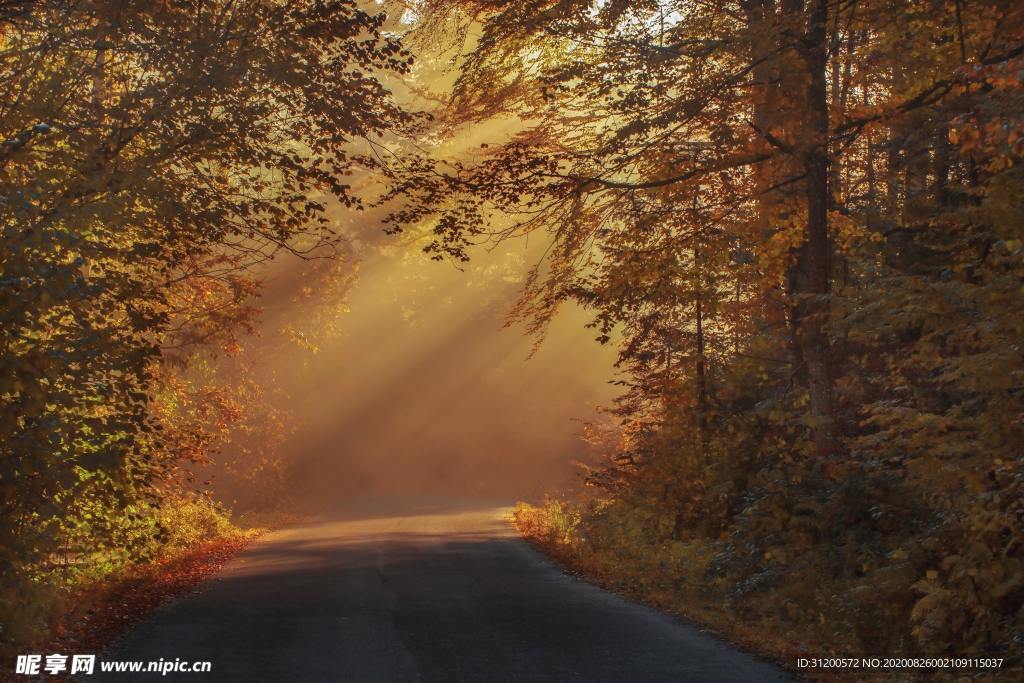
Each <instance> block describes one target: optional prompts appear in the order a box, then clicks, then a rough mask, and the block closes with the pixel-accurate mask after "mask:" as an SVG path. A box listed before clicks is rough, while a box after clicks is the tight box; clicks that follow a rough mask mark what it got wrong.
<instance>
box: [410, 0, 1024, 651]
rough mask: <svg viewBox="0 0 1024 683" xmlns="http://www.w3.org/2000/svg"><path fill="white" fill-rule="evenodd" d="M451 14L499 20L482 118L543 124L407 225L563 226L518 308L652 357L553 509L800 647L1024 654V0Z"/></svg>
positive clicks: (613, 549)
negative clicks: (566, 318) (589, 320)
mask: <svg viewBox="0 0 1024 683" xmlns="http://www.w3.org/2000/svg"><path fill="white" fill-rule="evenodd" d="M425 4H426V5H428V6H429V7H431V8H432V9H433V12H434V13H433V14H431V15H430V16H432V17H433V18H434V22H435V24H439V25H446V26H451V25H458V24H459V23H460V22H462V24H463V25H467V26H472V27H473V30H472V31H470V32H469V34H473V35H478V36H479V37H478V38H476V39H471V38H467V40H469V41H470V42H469V47H470V48H471V49H467V56H466V58H465V60H464V62H463V63H462V70H461V73H460V80H459V81H458V84H457V87H456V92H455V95H454V97H453V101H452V103H451V106H450V113H449V119H448V120H449V122H450V125H451V126H452V129H453V130H456V131H457V130H459V129H460V127H462V126H470V125H473V124H474V123H476V122H480V121H484V120H488V119H490V118H492V117H519V119H520V120H521V121H522V122H523V127H522V130H521V131H519V132H518V133H516V134H514V135H513V136H511V137H510V138H508V139H506V140H496V141H495V144H493V145H489V146H487V147H485V148H483V149H481V150H480V155H479V156H480V158H479V160H478V161H476V162H473V163H468V162H440V163H431V162H430V161H429V160H426V159H419V160H417V161H416V162H415V163H410V164H409V165H408V166H407V167H406V168H405V171H406V173H410V172H411V173H414V174H415V173H417V172H418V173H419V177H416V178H410V177H409V176H406V177H405V180H404V185H402V188H401V192H402V193H404V194H405V195H413V196H415V197H416V199H417V201H415V202H414V203H413V205H412V206H411V207H409V206H405V207H402V208H399V209H396V210H395V212H394V214H393V216H392V220H393V224H394V226H395V227H396V229H402V226H403V225H406V224H416V223H421V224H426V225H428V226H431V228H432V230H433V232H434V235H435V239H434V242H433V244H432V245H431V247H430V248H429V249H430V250H431V253H433V254H435V255H437V256H438V257H439V258H445V257H454V258H456V259H462V258H466V257H469V256H470V255H471V250H472V245H473V244H474V243H476V242H479V241H484V240H487V239H490V238H493V237H495V236H497V237H498V238H507V237H513V236H517V235H524V234H531V235H533V236H534V237H533V239H536V235H538V234H540V235H544V236H546V238H547V239H549V240H550V245H551V247H550V250H549V252H548V258H547V259H546V260H545V261H544V262H543V263H541V264H539V265H538V267H537V269H536V270H535V272H534V275H533V277H532V279H531V280H530V282H529V286H528V289H527V291H526V293H525V295H524V298H523V301H522V303H521V304H520V307H519V309H518V311H517V313H518V314H519V315H520V317H521V318H523V319H525V320H527V321H529V322H530V323H531V324H532V326H533V329H534V331H536V332H538V333H541V334H542V333H543V329H544V327H545V325H546V323H547V321H548V320H549V319H550V318H551V316H553V315H554V314H555V312H556V311H557V309H558V308H559V306H561V305H562V304H564V303H566V302H576V303H578V304H581V305H583V306H584V307H586V308H587V309H589V310H590V311H592V312H593V325H592V326H593V329H594V331H595V333H596V334H597V336H598V340H599V341H600V342H602V343H612V344H616V345H617V347H618V349H619V350H620V355H619V365H620V368H621V370H622V375H621V383H622V386H623V394H622V397H621V399H620V400H619V402H618V404H617V406H615V408H614V410H613V411H612V413H613V416H615V417H617V418H618V419H619V421H620V429H619V431H618V432H617V433H613V434H611V435H610V436H608V437H607V438H606V439H605V443H606V450H607V455H608V462H607V465H606V466H605V467H602V468H598V469H597V470H595V471H593V472H591V473H590V475H589V477H588V482H589V483H590V484H591V488H590V489H589V493H588V494H587V495H586V496H585V497H584V498H583V499H582V500H578V501H562V502H558V501H555V502H552V503H550V504H548V505H546V506H544V507H542V508H539V509H537V510H534V511H533V512H530V511H528V510H525V509H524V510H523V511H521V512H520V515H519V520H520V523H521V525H522V526H523V528H524V530H526V532H527V533H528V534H531V535H534V536H536V537H538V538H540V539H542V540H544V541H545V543H546V544H548V546H549V547H553V548H559V549H560V550H559V553H561V554H563V555H565V556H567V557H570V558H573V561H572V563H573V564H574V565H575V566H576V567H577V568H581V569H583V570H584V571H585V572H589V573H590V574H591V575H593V576H596V577H598V578H600V579H601V580H603V581H605V582H606V583H608V584H610V585H613V586H615V587H618V588H621V589H625V590H629V591H630V592H633V593H634V594H639V595H644V596H647V597H650V598H652V599H655V600H656V601H657V602H659V603H660V604H667V605H670V606H672V607H673V608H675V609H679V610H681V611H683V612H686V613H689V614H694V615H705V616H706V615H708V614H712V615H714V614H718V615H719V617H720V619H721V620H722V621H721V623H719V624H718V625H719V626H722V625H723V624H724V623H725V622H726V621H728V622H729V623H731V624H732V626H728V625H726V626H725V630H726V631H729V630H730V629H732V630H735V628H736V624H737V623H745V624H748V625H749V624H763V625H764V626H763V628H762V631H763V632H764V633H767V632H768V631H771V632H773V633H776V634H777V633H780V632H781V633H785V634H791V636H790V635H787V638H785V639H780V638H768V637H765V638H763V639H762V641H763V642H762V646H763V647H767V648H768V649H772V648H773V647H774V648H775V650H776V652H781V651H786V652H787V654H788V653H791V652H792V650H793V649H794V647H795V648H801V647H802V648H804V651H805V652H815V653H823V652H826V651H827V652H832V653H835V654H837V655H843V656H855V655H872V653H879V652H884V653H889V654H896V653H903V654H920V655H924V654H935V653H947V654H954V653H955V654H982V653H985V654H993V655H996V656H1007V657H1010V660H1009V664H1012V665H1014V666H1019V665H1020V662H1019V660H1018V659H1014V657H1017V656H1019V653H1018V652H1017V650H1019V642H1020V639H1021V638H1022V637H1024V532H1022V528H1024V527H1022V521H1024V517H1022V515H1024V501H1022V498H1021V493H1022V489H1021V486H1022V482H1024V479H1022V476H1024V475H1022V474H1021V471H1020V466H1021V444H1024V421H1022V415H1024V383H1022V380H1024V356H1022V355H1021V343H1022V340H1024V296H1022V294H1024V289H1022V284H1024V242H1022V238H1024V223H1022V222H1021V212H1020V208H1021V204H1020V197H1021V194H1022V192H1024V175H1022V168H1024V165H1022V162H1024V157H1022V156H1021V155H1022V151H1024V137H1022V136H1024V118H1022V116H1021V112H1022V111H1024V109H1022V105H1024V8H1022V6H1021V5H1020V3H1017V2H1009V1H1000V0H992V1H986V0H983V1H981V2H973V1H961V0H957V1H955V2H953V1H948V2H947V1H943V0H924V1H920V2H919V1H914V2H911V1H907V2H902V1H900V2H874V1H873V0H855V1H853V2H834V1H832V0H811V1H808V2H789V1H785V0H782V1H778V2H776V1H775V0H737V1H735V2H673V1H670V0H663V1H659V0H650V1H646V2H625V1H619V0H609V1H608V2H600V3H593V2H588V1H579V2H573V1H571V0H568V1H560V2H553V1H549V0H535V1H531V2H516V3H509V4H508V5H503V6H501V7H498V6H495V5H494V4H492V3H474V2H461V3H459V2H444V1H443V0H438V1H437V2H432V3H425ZM425 12H426V13H427V14H430V12H429V11H425ZM467 35H468V34H467ZM474 40H475V42H474ZM424 169H429V170H427V171H424ZM396 177H397V176H396ZM399 179H400V178H399ZM452 197H454V198H456V199H455V200H453V199H452ZM497 216H504V217H506V218H505V219H504V222H503V223H500V224H495V223H494V222H493V221H494V219H495V218H496V217H497ZM509 216H511V217H514V221H512V222H511V223H510V222H509V221H508V219H507V217H509ZM492 225H499V227H496V228H492V227H490V226H492ZM712 621H714V619H712ZM748 631H749V629H748ZM747 635H749V633H748V634H747ZM780 640H788V644H784V650H782V649H779V648H778V647H775V645H772V644H771V643H776V644H777V643H778V642H779V641H780Z"/></svg>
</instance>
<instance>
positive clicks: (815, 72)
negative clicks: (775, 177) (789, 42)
mask: <svg viewBox="0 0 1024 683" xmlns="http://www.w3.org/2000/svg"><path fill="white" fill-rule="evenodd" d="M827 21H828V0H815V2H814V4H813V6H812V7H811V16H810V25H809V28H808V31H807V35H806V42H805V43H804V45H803V48H802V53H803V59H804V63H805V64H806V68H807V92H806V107H807V109H806V113H807V124H806V127H807V130H806V136H805V139H806V141H807V142H806V144H805V145H804V147H803V149H802V151H801V157H802V158H801V161H802V162H803V166H804V171H805V173H806V180H805V183H804V185H805V193H806V202H807V223H806V228H805V235H804V243H803V245H802V246H801V248H800V250H799V252H798V255H797V262H796V265H795V269H796V273H795V277H794V278H793V283H794V284H795V286H796V291H795V292H794V295H795V309H796V310H795V315H796V322H797V325H796V335H797V339H796V341H797V345H798V346H799V348H800V355H801V357H802V360H803V362H804V364H805V366H806V372H807V387H808V391H809V393H810V404H811V405H810V408H811V418H812V420H813V428H812V433H813V439H814V446H815V450H816V452H817V454H818V455H819V456H827V455H830V454H831V453H832V452H833V451H834V449H835V411H834V406H833V395H832V367H831V355H832V354H831V344H830V342H829V337H828V332H827V329H826V325H827V323H828V317H829V310H830V305H829V295H830V292H831V273H830V271H831V266H830V256H831V251H832V241H831V238H830V235H829V216H828V213H829V204H830V196H829V192H830V189H829V140H828V134H829V120H828V92H827V85H826V76H825V74H826V69H827V68H828V54H827V45H826V30H827Z"/></svg>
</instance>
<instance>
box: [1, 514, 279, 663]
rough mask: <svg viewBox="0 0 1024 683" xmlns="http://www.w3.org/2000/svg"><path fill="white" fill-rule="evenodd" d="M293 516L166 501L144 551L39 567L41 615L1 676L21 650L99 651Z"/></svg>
mask: <svg viewBox="0 0 1024 683" xmlns="http://www.w3.org/2000/svg"><path fill="white" fill-rule="evenodd" d="M298 519H299V517H298V516H297V515H295V514H292V513H289V512H287V511H271V512H262V513H259V514H255V513H250V514H247V515H243V516H241V517H240V518H239V519H237V520H235V521H233V520H232V519H231V518H230V517H229V515H228V514H227V512H226V511H225V510H223V509H222V508H220V507H218V506H217V505H215V504H213V503H211V502H210V501H209V500H207V499H205V498H201V497H188V498H179V499H175V500H170V501H167V502H166V503H165V504H164V506H163V507H162V508H161V509H160V510H159V511H158V512H157V518H156V519H155V520H154V521H155V523H158V524H159V527H160V528H161V529H162V533H161V534H160V537H159V538H160V540H159V542H155V543H154V545H153V546H152V547H151V548H150V552H149V553H148V555H147V559H145V560H142V561H136V562H129V561H120V560H119V559H118V558H117V557H116V556H115V555H113V554H109V553H93V554H92V555H88V556H80V557H78V558H76V560H75V561H74V562H72V563H65V565H64V566H62V567H60V568H59V569H54V570H52V571H50V572H49V573H48V574H43V573H41V574H40V577H39V582H38V591H39V594H40V600H41V601H45V602H41V606H40V611H41V612H42V618H40V619H38V620H37V624H36V625H35V627H34V628H33V629H32V630H31V631H28V633H29V635H28V637H24V638H21V639H19V640H17V641H15V642H13V643H10V644H8V645H7V646H5V647H4V648H3V650H4V652H3V653H2V654H3V657H2V661H3V668H2V669H0V681H4V680H11V679H12V677H13V671H14V659H15V657H16V656H17V655H18V654H27V653H35V654H51V653H61V654H95V653H98V652H100V651H102V650H103V649H104V648H106V647H107V646H108V645H110V643H111V642H112V641H114V640H116V639H117V638H118V637H119V636H120V635H121V634H123V633H124V632H125V631H126V630H127V629H128V628H129V627H130V626H131V625H132V624H134V623H135V622H137V621H138V620H140V619H142V618H144V617H145V616H146V615H147V614H149V613H150V612H152V611H153V610H154V609H156V608H157V607H159V606H160V605H161V604H163V603H164V602H166V601H168V600H170V599H172V598H174V597H176V596H179V595H182V594H183V593H186V592H188V591H189V590H191V589H192V588H193V587H195V586H196V585H197V584H199V583H200V582H201V581H203V580H204V579H206V578H207V577H209V576H211V575H212V574H215V573H216V572H217V571H218V570H220V568H221V567H223V566H224V565H225V564H226V563H227V562H228V561H229V560H230V559H231V558H232V557H233V556H234V555H235V554H237V553H238V552H239V551H240V550H242V549H243V548H245V547H246V546H247V545H249V544H250V543H251V542H252V541H254V540H255V539H256V538H258V537H259V536H260V535H262V534H263V533H264V532H266V531H267V530H269V529H272V528H278V527H281V526H286V525H288V524H291V523H294V522H296V521H298Z"/></svg>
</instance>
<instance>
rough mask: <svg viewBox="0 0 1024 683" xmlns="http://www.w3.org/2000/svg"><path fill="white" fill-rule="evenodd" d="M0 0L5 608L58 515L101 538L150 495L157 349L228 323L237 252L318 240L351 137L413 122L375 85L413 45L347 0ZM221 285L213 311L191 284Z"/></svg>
mask: <svg viewBox="0 0 1024 683" xmlns="http://www.w3.org/2000/svg"><path fill="white" fill-rule="evenodd" d="M0 9H2V12H3V14H2V15H0V80H2V82H3V84H4V88H3V95H2V96H0V121H2V123H0V138H2V139H3V140H4V141H5V142H4V143H3V146H2V148H0V187H2V191H0V199H2V204H0V223H2V226H3V228H2V229H3V235H2V239H0V273H2V276H0V277H2V278H3V288H2V290H0V323H2V324H0V329H2V332H0V453H2V460H0V463H2V464H0V468H2V469H0V487H2V489H3V495H2V504H0V516H2V519H3V523H2V525H0V545H2V547H3V549H4V550H3V557H2V560H3V563H4V567H5V569H4V573H5V582H4V594H3V597H2V600H0V603H2V604H3V605H4V610H3V611H4V613H5V614H14V613H15V612H16V611H17V610H16V609H15V608H14V607H12V605H13V604H18V603H19V600H21V598H19V597H18V595H17V594H18V591H19V590H20V588H19V587H20V586H22V585H23V584H21V583H19V582H17V581H13V579H12V581H10V582H9V581H7V579H6V577H8V576H10V577H15V578H16V577H19V576H20V577H22V578H24V577H25V576H27V575H28V574H30V573H31V572H33V571H37V570H39V569H41V568H44V567H45V562H46V560H47V558H48V556H49V553H50V552H52V550H53V549H54V548H55V547H56V546H57V544H58V543H60V542H61V541H62V540H67V539H69V538H73V537H74V532H75V529H76V528H77V529H84V528H88V529H90V530H92V531H91V532H90V533H91V534H92V537H91V538H89V541H90V542H92V543H96V544H100V545H102V544H104V543H109V542H112V541H113V542H117V539H116V538H114V535H113V532H112V531H111V529H113V528H114V527H115V526H116V525H117V524H116V523H115V522H117V521H118V520H121V519H123V516H124V514H125V511H126V510H129V511H130V510H132V509H137V505H138V504H140V503H142V502H144V501H151V500H153V499H154V496H155V495H156V494H157V491H156V489H155V488H154V487H155V485H156V484H157V483H158V482H159V481H160V478H161V476H162V474H161V473H162V472H165V471H166V470H167V468H169V467H171V466H172V463H169V462H167V461H166V459H165V457H164V456H163V455H162V454H164V453H166V451H162V450H161V447H160V442H161V439H162V436H161V433H160V425H159V424H158V423H156V421H155V419H154V415H153V414H152V412H151V411H150V410H149V403H150V400H151V398H152V396H153V392H154V391H155V389H156V384H155V382H156V378H157V375H158V373H159V366H160V363H161V357H162V355H163V352H164V349H165V348H167V347H177V346H180V345H181V344H182V343H186V344H194V343H196V342H202V341H211V340H217V339H220V340H224V339H226V335H228V334H229V333H230V330H231V328H232V327H234V326H235V325H237V324H238V323H239V322H244V319H245V317H246V315H247V306H248V301H249V298H250V295H251V286H250V284H248V283H247V282H246V279H245V276H244V269H245V268H246V267H248V266H250V265H252V264H254V263H258V262H259V261H261V260H264V259H266V258H269V257H271V256H273V255H274V254H275V253H276V252H278V251H281V250H293V251H294V250H296V249H297V248H298V247H297V246H296V245H297V244H298V242H297V240H298V238H300V237H302V238H303V239H304V243H305V245H306V247H305V248H307V249H309V248H317V247H318V246H322V245H327V246H329V245H330V243H331V242H332V241H333V240H334V236H333V234H332V231H331V228H330V225H329V223H328V221H327V219H326V218H325V217H324V209H325V206H324V201H325V200H324V199H323V198H324V197H333V198H334V199H335V200H337V201H340V202H342V203H343V204H345V205H348V206H354V205H357V204H358V199H357V198H356V197H355V196H354V195H353V194H352V192H351V191H350V189H349V188H348V187H347V185H346V184H345V181H344V179H345V176H346V175H348V174H349V173H350V169H351V167H352V164H353V161H352V145H353V143H354V142H356V141H358V140H360V139H364V138H369V137H372V136H378V135H381V134H383V133H384V132H385V131H387V130H392V129H401V128H403V127H407V126H409V125H410V124H411V123H412V122H413V117H412V116H411V115H410V114H407V113H406V112H404V111H402V110H401V109H400V108H399V107H398V106H397V105H396V104H395V103H394V102H393V101H392V100H391V97H390V94H389V92H388V91H387V89H386V88H385V87H384V86H383V85H382V84H381V82H380V80H379V74H381V73H383V72H392V73H404V72H405V71H406V70H407V69H408V66H409V64H410V62H411V57H410V55H409V54H408V53H407V52H405V51H404V50H403V49H402V47H401V46H400V44H399V42H398V40H397V39H396V38H395V37H393V36H388V35H385V33H384V32H383V30H382V26H383V23H384V16H383V15H372V14H368V13H366V12H365V11H363V10H362V9H360V7H359V5H358V4H357V3H356V2H354V1H353V0H339V1H334V2H320V1H316V0H296V1H293V2H284V3H265V2H257V1H253V2H241V3H239V2H188V3H153V2H145V1H139V2H128V3H125V2H106V1H102V0H101V1H98V2H79V1H77V0H67V1H64V0H60V1H53V2H33V3H7V4H5V5H4V6H3V8H0ZM220 285H226V291H227V292H228V293H229V296H228V297H227V302H228V303H227V308H223V307H222V306H223V305H224V301H225V299H224V298H222V297H219V296H218V297H206V296H194V295H190V294H189V292H192V293H193V294H194V293H196V292H202V291H204V290H205V291H209V289H210V288H211V287H215V286H220ZM214 301H219V302H220V303H217V304H213V302H214ZM211 305H213V306H216V307H211ZM166 457H172V458H173V457H177V455H176V454H173V453H172V454H168V455H167V456H166ZM134 514H139V513H134ZM87 520H88V521H87ZM103 520H109V521H108V522H105V521H103ZM104 529H106V531H104ZM8 633H9V631H5V633H4V637H5V638H6V637H7V636H8Z"/></svg>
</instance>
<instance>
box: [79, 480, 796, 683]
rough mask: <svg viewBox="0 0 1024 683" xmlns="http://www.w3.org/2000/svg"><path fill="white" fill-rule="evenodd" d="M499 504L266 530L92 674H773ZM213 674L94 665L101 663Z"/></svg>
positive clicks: (254, 677) (441, 504)
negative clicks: (565, 551) (619, 590)
mask: <svg viewBox="0 0 1024 683" xmlns="http://www.w3.org/2000/svg"><path fill="white" fill-rule="evenodd" d="M508 512H509V510H508V508H507V507H506V508H502V507H500V506H497V505H493V504H487V503H480V502H472V501H453V500H449V499H445V500H439V499H422V498H421V499H401V498H378V499H367V500H361V501H353V502H350V503H348V504H347V505H346V506H344V507H343V508H341V509H339V510H337V511H335V512H334V513H332V514H330V515H324V516H322V517H321V518H319V519H316V520H312V521H310V522H308V523H306V524H303V525H301V526H297V527H294V528H290V529H286V530H282V531H277V532H274V533H271V534H268V535H267V536H265V537H264V538H262V539H261V540H260V541H259V542H257V543H256V544H254V545H253V546H251V547H250V548H248V549H247V550H246V551H244V552H242V553H241V554H239V555H238V556H237V557H236V558H235V559H234V560H233V561H232V562H231V563H230V564H229V565H227V566H226V567H225V568H224V570H223V571H221V572H220V573H219V574H218V575H217V576H216V577H215V578H212V579H211V580H209V581H207V582H205V583H203V584H202V585H201V586H200V587H199V589H198V590H197V591H196V592H195V593H194V594H192V595H189V596H187V597H184V598H182V599H179V600H176V601H173V602H171V603H168V604H167V605H164V606H163V607H162V608H160V609H158V610H157V611H156V612H154V613H153V614H152V615H150V617H149V618H148V619H147V620H146V621H144V622H142V623H140V624H138V625H137V626H136V627H135V628H134V629H133V630H132V631H130V632H129V633H128V634H127V635H126V636H125V637H124V638H123V639H122V640H121V641H119V642H118V643H117V644H115V645H114V646H113V647H112V648H111V649H110V650H108V651H107V652H105V653H103V654H102V655H100V656H99V657H98V659H99V660H100V661H98V662H97V666H96V673H95V675H92V676H87V677H85V678H83V679H82V680H88V681H95V680H102V681H134V680H139V681H145V680H151V681H158V680H161V681H167V680H171V681H175V680H183V681H184V680H187V681H192V682H193V683H198V682H200V681H247V682H249V683H252V682H255V681H273V682H275V683H276V682H280V681H292V682H305V681H311V682H321V681H356V682H362V681H444V682H448V681H467V682H469V681H471V682H474V683H476V682H483V681H527V682H533V681H588V682H591V681H628V682H631V683H632V682H636V681H744V682H755V683H758V682H766V681H784V680H791V679H790V678H789V676H788V675H787V674H786V673H784V672H783V671H781V670H779V669H777V668H776V667H774V666H772V665H770V664H768V663H766V662H762V661H760V660H758V659H756V658H754V657H752V656H751V655H748V654H746V653H744V652H741V651H739V650H737V649H735V648H734V647H732V646H730V645H728V644H727V643H725V642H723V641H721V640H719V639H717V638H715V637H713V636H711V635H709V634H706V633H703V632H701V631H699V630H697V629H696V628H693V627H691V626H688V625H686V624H684V623H681V622H679V621H677V620H675V619H673V618H671V617H669V616H666V615H664V614H661V613H659V612H657V611H655V610H652V609H649V608H647V607H644V606H642V605H638V604H635V603H632V602H629V601H627V600H624V599H622V598H620V597H618V596H616V595H614V594H612V593H608V592H606V591H603V590H601V589H599V588H596V587H594V586H591V585H589V584H587V583H585V582H583V581H580V580H578V579H575V578H573V577H571V576H568V575H566V574H564V573H563V572H561V571H560V570H559V569H558V568H557V567H556V566H555V565H553V564H552V563H551V562H550V561H549V560H548V559H547V558H545V557H544V556H543V555H542V554H541V553H539V552H537V551H536V550H535V549H533V548H532V547H530V546H529V545H528V544H526V543H524V542H523V541H522V540H520V539H519V538H518V537H517V536H516V534H515V532H514V531H513V530H512V529H511V528H510V526H509V524H508V522H507V521H506V520H507V514H508ZM161 658H162V659H164V660H165V661H170V662H173V661H175V660H179V659H180V660H182V661H183V662H195V661H209V662H211V671H210V672H209V673H177V674H176V673H169V674H167V675H165V676H161V675H160V674H159V673H136V674H131V673H106V674H104V673H101V672H100V666H99V663H100V662H102V661H110V660H143V661H157V660H160V659H161Z"/></svg>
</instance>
